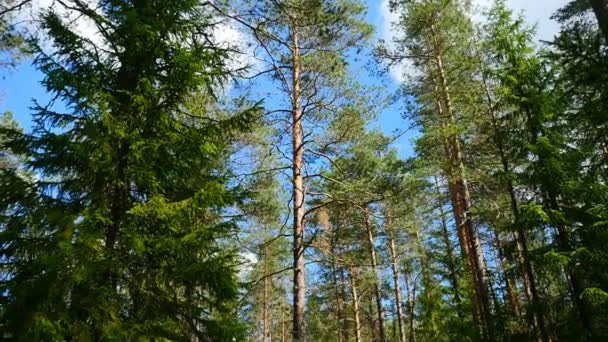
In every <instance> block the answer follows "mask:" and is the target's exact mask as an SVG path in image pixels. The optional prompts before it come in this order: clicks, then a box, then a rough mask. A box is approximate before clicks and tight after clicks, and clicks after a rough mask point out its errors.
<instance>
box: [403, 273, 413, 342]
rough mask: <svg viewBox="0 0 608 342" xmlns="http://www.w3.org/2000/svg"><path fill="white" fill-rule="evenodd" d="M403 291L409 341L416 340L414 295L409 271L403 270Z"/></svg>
mask: <svg viewBox="0 0 608 342" xmlns="http://www.w3.org/2000/svg"><path fill="white" fill-rule="evenodd" d="M404 278H405V291H406V292H407V315H408V318H409V330H410V331H409V342H416V331H415V330H414V319H415V317H414V309H415V308H414V297H415V293H413V287H412V286H411V285H412V284H411V280H410V273H409V272H405V277H404Z"/></svg>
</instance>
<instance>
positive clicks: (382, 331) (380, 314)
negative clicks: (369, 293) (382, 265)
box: [364, 208, 386, 342]
mask: <svg viewBox="0 0 608 342" xmlns="http://www.w3.org/2000/svg"><path fill="white" fill-rule="evenodd" d="M364 221H365V222H364V223H365V228H366V230H367V242H368V243H369V257H370V262H371V266H372V272H373V274H374V276H375V279H374V280H375V281H374V295H375V297H376V309H377V310H378V312H377V315H378V330H379V332H380V341H382V342H386V330H385V327H384V309H383V307H382V293H381V292H380V274H379V273H378V261H377V258H376V247H375V241H374V227H373V226H372V222H371V220H370V215H369V209H368V208H365V209H364Z"/></svg>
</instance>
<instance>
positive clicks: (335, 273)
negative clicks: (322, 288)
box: [331, 238, 344, 342]
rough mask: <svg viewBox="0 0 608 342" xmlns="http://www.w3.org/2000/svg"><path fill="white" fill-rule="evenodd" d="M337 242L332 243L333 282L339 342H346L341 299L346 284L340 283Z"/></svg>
mask: <svg viewBox="0 0 608 342" xmlns="http://www.w3.org/2000/svg"><path fill="white" fill-rule="evenodd" d="M335 246H336V240H335V238H334V241H333V243H332V248H331V268H332V273H333V281H334V295H335V296H336V320H337V325H336V326H337V328H338V342H343V341H344V331H343V329H342V328H343V325H342V321H343V320H344V317H343V314H342V298H341V292H340V288H342V287H344V284H341V282H340V276H339V273H338V271H339V270H340V271H341V268H340V267H339V266H338V264H337V262H336V254H337V251H336V248H335Z"/></svg>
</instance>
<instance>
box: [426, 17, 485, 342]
mask: <svg viewBox="0 0 608 342" xmlns="http://www.w3.org/2000/svg"><path fill="white" fill-rule="evenodd" d="M431 32H432V39H433V44H434V47H435V56H434V59H435V64H436V67H437V71H438V73H439V75H438V76H439V81H440V83H439V87H440V90H441V91H440V94H439V95H440V98H441V101H442V102H443V105H444V108H445V112H444V113H443V114H444V115H443V117H442V118H440V119H441V120H442V121H446V123H447V126H448V127H450V126H454V125H455V123H456V119H455V117H454V113H453V109H452V101H451V98H450V91H449V85H448V81H447V76H446V71H445V67H444V63H443V55H442V50H441V47H440V44H439V41H438V39H437V33H436V30H435V26H434V25H431ZM447 140H448V144H449V145H448V146H449V147H448V149H447V150H449V155H447V156H446V157H447V158H448V160H449V161H450V163H451V165H450V167H449V170H448V172H447V175H448V181H449V182H450V183H451V186H450V187H449V188H450V191H451V192H452V196H451V198H452V206H453V210H454V217H455V220H456V225H457V226H458V228H459V230H461V231H462V232H459V236H461V237H463V238H465V240H466V241H465V243H464V244H468V256H469V262H468V265H469V266H470V269H471V273H472V276H473V285H474V286H473V287H474V290H475V297H476V302H477V306H478V308H479V312H480V314H481V318H482V319H483V325H482V332H483V334H484V335H485V338H486V339H487V340H494V317H493V312H492V305H491V303H490V298H489V297H490V295H489V289H490V286H489V283H490V282H489V279H488V274H487V270H486V266H485V261H484V260H483V256H482V249H481V244H480V242H479V237H478V235H477V231H476V229H475V226H474V224H473V221H472V220H471V215H470V213H471V195H470V193H469V186H468V183H467V179H466V175H465V168H464V164H463V156H462V149H461V146H460V140H459V136H458V135H457V134H451V135H450V136H449V138H448V139H447Z"/></svg>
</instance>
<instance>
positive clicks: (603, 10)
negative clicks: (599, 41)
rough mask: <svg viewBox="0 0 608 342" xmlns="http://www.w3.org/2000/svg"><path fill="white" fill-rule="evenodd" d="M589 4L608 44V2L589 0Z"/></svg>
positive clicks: (606, 0) (604, 0) (607, 0)
mask: <svg viewBox="0 0 608 342" xmlns="http://www.w3.org/2000/svg"><path fill="white" fill-rule="evenodd" d="M589 3H590V4H591V7H592V8H593V12H595V16H596V18H597V22H598V23H599V25H600V29H601V30H602V33H604V37H605V38H606V42H608V0H589Z"/></svg>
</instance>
